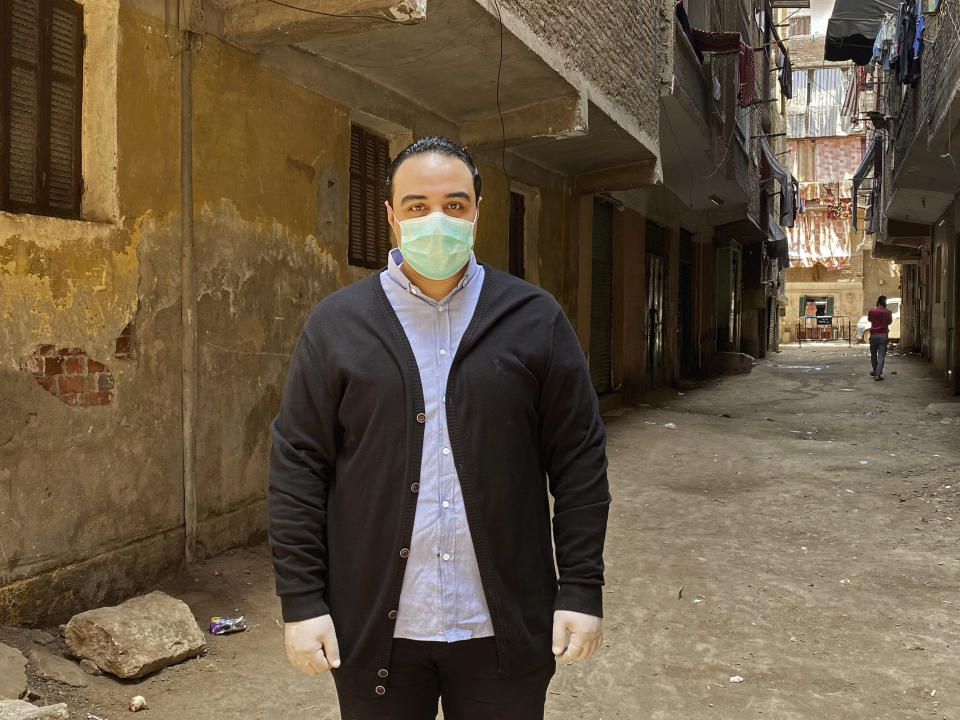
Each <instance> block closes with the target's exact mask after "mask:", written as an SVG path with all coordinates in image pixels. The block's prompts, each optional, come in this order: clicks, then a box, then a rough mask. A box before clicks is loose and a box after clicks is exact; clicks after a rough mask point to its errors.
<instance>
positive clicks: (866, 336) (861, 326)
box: [856, 298, 900, 343]
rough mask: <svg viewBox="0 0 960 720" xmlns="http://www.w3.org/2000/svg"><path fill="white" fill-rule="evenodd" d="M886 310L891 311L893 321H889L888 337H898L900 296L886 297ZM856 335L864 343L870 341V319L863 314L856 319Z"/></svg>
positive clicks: (894, 338)
mask: <svg viewBox="0 0 960 720" xmlns="http://www.w3.org/2000/svg"><path fill="white" fill-rule="evenodd" d="M887 310H889V311H890V312H892V313H893V322H892V323H890V339H891V340H899V339H900V298H887ZM856 335H857V337H858V338H860V340H862V341H863V342H865V343H868V342H870V321H869V320H867V316H866V315H864V316H863V317H861V318H860V319H859V320H857V330H856Z"/></svg>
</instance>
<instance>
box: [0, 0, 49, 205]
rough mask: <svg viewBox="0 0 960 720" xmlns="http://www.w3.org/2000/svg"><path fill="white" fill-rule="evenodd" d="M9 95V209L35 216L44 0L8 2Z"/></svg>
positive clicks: (6, 169)
mask: <svg viewBox="0 0 960 720" xmlns="http://www.w3.org/2000/svg"><path fill="white" fill-rule="evenodd" d="M4 9H5V11H6V12H5V13H4V14H5V15H8V22H9V26H8V30H9V33H10V34H9V37H8V39H7V41H8V46H7V48H5V49H6V50H7V51H8V52H9V55H8V57H9V58H10V62H9V69H8V75H7V77H8V78H9V86H8V87H9V88H10V92H9V94H8V95H7V98H8V99H7V100H6V102H5V103H4V115H5V116H6V118H5V122H4V126H5V130H6V139H5V143H4V144H5V146H6V150H5V153H4V154H5V156H6V158H5V159H6V166H5V167H4V175H5V176H6V177H7V207H9V209H11V210H14V211H17V210H19V211H24V212H32V211H35V210H36V209H37V207H38V206H39V202H40V163H39V154H40V153H39V139H38V135H39V125H40V72H41V66H40V34H41V33H40V2H39V0H7V2H6V8H4Z"/></svg>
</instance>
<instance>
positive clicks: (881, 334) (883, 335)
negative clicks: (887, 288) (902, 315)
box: [867, 295, 893, 380]
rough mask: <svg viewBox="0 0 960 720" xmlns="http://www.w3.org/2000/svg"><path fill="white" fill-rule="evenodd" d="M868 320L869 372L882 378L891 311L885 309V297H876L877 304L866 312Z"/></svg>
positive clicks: (878, 378) (874, 377) (891, 317)
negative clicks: (871, 368)
mask: <svg viewBox="0 0 960 720" xmlns="http://www.w3.org/2000/svg"><path fill="white" fill-rule="evenodd" d="M867 320H869V321H870V364H871V365H872V366H873V370H871V371H870V374H871V375H873V379H874V380H883V361H884V360H885V359H886V357H887V345H888V343H889V341H890V323H892V322H893V313H892V312H890V310H888V309H887V297H886V296H885V295H881V296H880V297H878V298H877V306H876V307H875V308H872V309H871V310H870V312H868V313H867Z"/></svg>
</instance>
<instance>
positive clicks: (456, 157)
mask: <svg viewBox="0 0 960 720" xmlns="http://www.w3.org/2000/svg"><path fill="white" fill-rule="evenodd" d="M386 189H387V197H388V198H389V200H388V201H387V203H386V209H385V211H386V214H387V220H388V222H389V223H390V226H391V228H392V230H393V233H394V236H395V238H396V240H397V243H398V246H399V247H398V248H394V249H393V250H391V251H390V253H389V258H388V265H387V267H386V268H385V269H384V270H383V271H382V272H380V273H374V274H372V275H370V276H369V277H367V278H365V279H363V280H361V281H359V282H356V283H354V284H353V285H350V286H349V287H346V288H343V289H341V290H339V291H337V292H335V293H333V294H332V295H330V296H328V297H327V298H325V299H324V300H323V301H322V302H321V303H319V304H318V305H317V306H316V307H315V308H314V309H313V311H312V312H311V313H310V316H309V317H308V319H307V321H306V323H305V324H304V327H303V331H302V333H301V335H300V338H299V341H298V343H297V346H296V349H295V350H294V354H293V357H292V359H291V362H290V367H289V371H288V375H287V382H286V386H285V389H284V393H283V399H282V401H281V404H280V409H279V412H278V414H277V416H276V418H275V420H274V422H273V425H272V427H271V434H272V438H273V447H272V450H271V456H270V480H269V488H268V492H267V498H268V506H269V516H270V543H271V550H272V558H273V564H274V570H275V574H276V583H277V594H278V595H279V596H280V599H281V604H282V611H283V619H284V623H285V630H284V634H285V644H286V651H287V657H288V658H289V660H290V662H291V663H292V664H293V665H294V666H296V667H298V668H299V669H301V670H303V671H304V672H306V673H308V674H315V673H320V672H324V671H326V670H328V669H333V677H334V681H335V683H336V688H337V695H338V699H339V702H340V712H341V716H342V717H343V718H344V720H375V719H376V720H380V719H387V720H394V719H396V720H407V719H409V720H427V719H432V718H435V717H436V714H437V704H438V701H440V702H442V705H443V711H444V717H445V718H447V719H448V720H472V719H474V718H481V717H482V718H484V720H535V719H536V718H542V717H543V710H544V700H545V696H546V689H547V686H548V684H549V682H550V679H551V677H552V676H553V674H554V671H555V667H556V662H557V661H560V662H573V661H577V660H583V659H586V658H587V657H589V656H590V655H591V654H593V652H594V651H595V650H596V649H597V648H598V647H599V646H600V644H601V643H602V632H601V620H600V618H601V616H602V610H601V586H602V585H603V557H602V555H603V544H604V536H605V532H606V523H607V513H608V507H609V503H610V495H609V491H608V486H607V474H606V469H607V462H606V454H605V433H604V429H603V425H602V423H601V421H600V418H599V413H598V402H597V397H596V394H595V393H594V390H593V387H592V385H591V383H590V377H589V372H588V370H587V365H586V361H585V358H584V355H583V351H582V349H581V347H580V345H579V343H578V341H577V337H576V335H575V334H574V331H573V329H572V327H571V326H570V323H569V322H568V320H567V318H566V316H565V315H564V313H563V310H562V309H561V308H560V306H559V305H558V304H557V302H556V301H555V300H554V299H553V297H552V296H551V295H550V294H549V293H547V292H545V291H543V290H541V289H539V288H537V287H536V286H534V285H531V284H529V283H526V282H524V281H522V280H519V279H517V278H514V277H512V276H510V275H508V274H506V273H503V272H500V271H498V270H496V269H494V268H492V267H490V266H488V265H485V264H483V263H478V262H477V260H476V258H475V257H474V255H473V244H474V238H475V235H476V227H477V220H478V217H479V206H480V200H481V197H480V176H479V173H478V172H477V169H476V167H475V165H474V163H473V161H472V159H471V158H470V156H469V154H468V153H467V151H466V150H464V149H463V148H462V147H460V146H459V145H456V144H455V143H453V142H451V141H449V140H447V139H445V138H436V137H432V138H424V139H421V140H418V141H416V142H414V143H413V144H412V145H410V146H409V147H407V148H406V149H405V150H403V151H402V152H401V153H400V154H399V155H398V156H397V157H396V158H395V159H394V161H393V163H392V164H391V166H390V168H389V170H388V173H387V188H386ZM548 488H549V491H550V494H552V496H553V499H554V503H553V513H552V531H551V513H550V504H549V499H548V495H547V490H548ZM551 539H552V540H553V544H554V545H555V551H554V548H553V547H552V545H551ZM554 561H556V569H555V568H554Z"/></svg>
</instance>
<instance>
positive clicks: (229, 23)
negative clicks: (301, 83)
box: [213, 0, 427, 50]
mask: <svg viewBox="0 0 960 720" xmlns="http://www.w3.org/2000/svg"><path fill="white" fill-rule="evenodd" d="M213 4H214V5H215V6H219V9H220V20H219V23H220V27H219V28H218V32H217V33H216V34H217V35H219V36H220V37H222V38H223V39H224V40H227V41H228V42H232V43H236V44H237V45H240V46H241V47H245V48H247V49H250V50H258V49H262V48H264V47H267V46H270V45H294V44H296V43H298V42H302V41H305V40H313V39H315V38H317V37H318V36H322V35H342V34H353V33H362V32H368V31H369V30H373V29H377V28H380V27H382V26H383V25H384V24H385V23H387V22H394V23H398V24H403V25H411V24H416V23H419V22H421V21H422V20H424V18H426V16H427V0H297V2H289V3H287V5H295V6H296V8H292V7H287V6H286V5H283V4H279V3H275V2H270V0H239V1H232V2H231V1H229V0H220V2H214V3H213Z"/></svg>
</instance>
